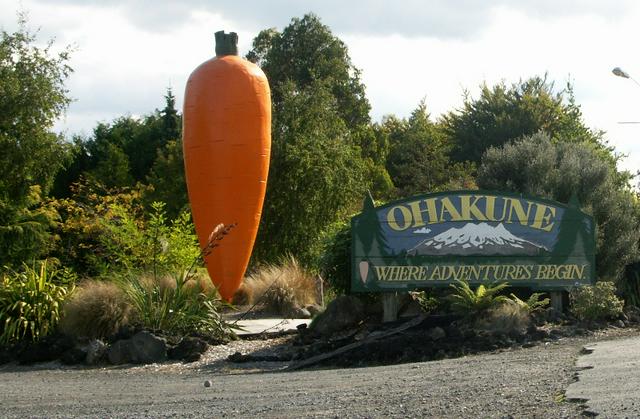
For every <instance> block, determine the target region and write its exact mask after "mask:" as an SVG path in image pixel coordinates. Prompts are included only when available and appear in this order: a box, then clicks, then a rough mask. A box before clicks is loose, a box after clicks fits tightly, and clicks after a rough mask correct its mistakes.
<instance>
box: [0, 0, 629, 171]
mask: <svg viewBox="0 0 640 419" xmlns="http://www.w3.org/2000/svg"><path fill="white" fill-rule="evenodd" d="M20 4H22V5H23V7H24V9H26V10H28V11H29V14H30V23H31V25H32V26H34V27H38V26H40V27H41V28H42V30H41V39H42V40H43V41H44V40H46V39H48V38H50V37H51V36H55V37H56V38H57V45H65V44H77V46H78V50H77V52H75V53H74V54H73V58H72V62H71V65H72V67H73V68H74V69H75V73H74V74H73V75H72V77H71V78H70V80H69V83H68V86H69V89H70V90H71V95H72V96H73V97H74V98H75V99H76V102H74V103H73V104H72V106H71V107H70V109H69V113H68V116H67V118H66V120H65V121H61V123H60V124H58V128H59V129H63V130H67V131H68V132H69V133H73V132H77V131H81V130H84V131H85V132H89V131H90V130H91V129H92V128H93V127H94V126H95V123H96V122H97V121H110V120H112V119H113V118H115V117H117V116H120V115H123V114H127V113H129V114H134V115H142V114H147V113H149V112H151V111H153V109H155V108H159V107H162V106H163V99H162V96H163V94H164V91H165V88H166V87H168V86H171V87H173V90H174V93H175V95H176V97H177V99H178V102H177V104H178V106H181V101H182V95H183V90H184V84H185V81H186V79H187V77H188V75H189V73H190V72H191V71H192V70H193V69H194V68H195V67H196V66H197V65H198V64H200V63H201V62H203V61H204V60H206V59H208V58H209V57H211V56H212V55H213V33H214V32H215V31H217V30H221V29H225V30H227V31H230V30H235V31H236V32H239V35H240V50H241V52H246V51H248V49H249V48H250V45H251V40H252V38H253V37H254V36H255V35H256V34H257V32H258V31H259V30H260V29H264V28H268V27H273V26H276V27H278V28H282V27H283V26H284V25H286V24H287V23H288V22H289V20H290V19H291V18H292V17H294V16H298V17H299V16H302V14H304V13H305V12H307V11H310V10H311V11H314V12H316V13H317V14H318V15H319V16H320V17H321V18H322V20H323V22H324V23H326V24H327V25H329V26H330V27H331V28H332V30H334V32H335V33H336V34H337V35H338V36H340V37H341V38H342V39H343V40H344V41H345V42H346V44H347V45H348V47H349V50H350V54H351V56H352V59H353V62H354V64H355V65H356V66H357V67H359V68H360V69H361V70H362V77H363V81H364V83H365V84H366V86H367V94H368V97H369V99H370V101H371V103H372V116H373V117H374V119H379V118H380V117H381V116H382V115H384V114H389V113H393V114H396V115H398V116H401V117H403V116H408V115H409V113H410V112H411V110H413V109H414V108H415V107H416V105H417V104H418V102H419V101H420V100H421V99H422V98H423V97H426V100H427V106H428V108H429V110H430V112H431V113H432V116H433V117H438V116H439V115H440V114H442V113H444V112H447V111H450V110H453V109H455V108H456V107H459V106H460V105H461V104H462V93H463V90H464V89H467V90H469V91H470V93H471V94H472V95H473V94H477V92H478V86H479V84H480V83H482V82H483V81H486V82H487V83H489V84H493V83H496V82H499V81H501V80H505V81H506V82H507V83H511V82H516V81H517V80H518V79H520V78H527V77H529V76H533V75H542V74H544V73H545V72H546V73H548V75H549V79H551V80H555V81H556V82H557V84H556V85H557V86H558V87H562V85H563V84H564V83H565V82H566V80H567V79H568V78H569V77H571V80H572V82H573V84H574V91H575V95H576V99H577V102H578V103H579V104H581V105H582V109H583V112H584V116H585V120H586V123H587V124H588V125H589V126H592V127H594V128H598V129H604V130H606V131H607V132H608V134H607V136H606V138H607V139H608V140H609V142H610V144H611V145H613V146H615V147H616V149H617V150H618V151H619V152H622V153H626V154H629V156H630V157H629V158H627V159H626V160H624V161H623V163H622V167H624V168H627V169H631V170H634V171H635V170H637V168H638V167H639V166H640V141H638V137H639V135H640V124H639V125H620V124H617V122H618V121H625V120H632V121H640V107H639V106H638V104H639V103H640V86H637V85H635V84H633V82H632V81H630V80H624V79H620V78H616V77H614V76H613V75H612V74H611V69H612V68H613V67H615V66H621V67H623V68H624V69H625V70H626V71H628V72H629V73H631V74H632V75H634V74H635V75H638V78H639V79H640V56H639V55H638V54H635V52H634V51H635V50H636V49H637V39H640V26H638V25H637V22H638V21H640V6H639V5H636V3H635V2H632V1H616V2H600V1H596V0H588V1H578V0H569V1H563V2H556V1H552V0H542V1H536V2H532V1H516V2H513V1H509V2H507V1H506V0H492V1H489V2H476V1H471V0H458V1H445V0H432V1H428V2H423V1H417V0H404V1H399V2H395V3H389V2H383V1H381V0H371V1H363V0H358V1H353V2H346V3H345V2H340V3H338V0H325V1H322V2H321V1H316V0H314V1H309V2H299V1H294V0H279V1H273V2H263V1H257V0H248V1H246V2H211V1H204V0H187V1H185V2H165V1H161V0H157V1H154V2H150V1H145V0H132V1H123V0H120V1H116V0H104V1H97V0H95V1H94V0H91V1H84V0H83V1H80V0H57V1H53V0H22V1H21V2H18V1H16V0H0V10H3V11H4V12H5V13H3V14H2V15H0V26H1V27H2V28H4V29H6V30H13V29H15V26H16V23H15V22H16V19H15V14H14V13H13V11H16V10H18V9H19V8H20Z"/></svg>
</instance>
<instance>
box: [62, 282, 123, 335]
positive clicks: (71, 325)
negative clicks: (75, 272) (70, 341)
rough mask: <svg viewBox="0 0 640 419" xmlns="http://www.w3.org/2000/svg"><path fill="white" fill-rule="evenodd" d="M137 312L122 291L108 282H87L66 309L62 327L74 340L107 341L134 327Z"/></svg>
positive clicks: (76, 292)
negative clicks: (123, 328) (79, 338)
mask: <svg viewBox="0 0 640 419" xmlns="http://www.w3.org/2000/svg"><path fill="white" fill-rule="evenodd" d="M133 317H134V311H133V308H132V306H131V304H129V302H128V301H127V297H126V295H125V294H124V292H122V290H121V289H120V288H119V287H118V286H117V285H116V284H114V283H112V282H108V281H85V282H83V283H82V284H81V285H80V286H78V288H77V289H76V290H75V292H74V293H73V294H72V295H71V298H70V299H69V300H68V301H67V302H66V304H65V305H64V310H63V317H62V320H61V323H60V326H61V328H62V330H63V331H64V332H65V333H67V334H69V335H72V336H76V337H88V338H107V337H109V336H112V335H114V334H115V333H116V332H117V331H118V329H120V327H122V326H126V325H128V324H130V323H131V321H132V320H133Z"/></svg>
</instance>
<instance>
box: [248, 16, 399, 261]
mask: <svg viewBox="0 0 640 419" xmlns="http://www.w3.org/2000/svg"><path fill="white" fill-rule="evenodd" d="M247 58H248V59H249V60H251V61H253V62H255V63H257V64H258V65H259V66H260V67H262V69H263V70H264V71H265V73H266V75H267V77H268V79H269V83H270V85H271V92H272V100H273V110H274V113H273V129H272V132H273V136H272V150H271V168H270V173H269V182H268V186H267V188H268V189H267V196H266V200H265V205H264V209H263V215H262V222H261V227H260V231H259V235H258V239H257V242H256V247H255V250H254V259H257V260H261V261H270V262H275V261H277V260H278V258H280V257H281V256H282V255H283V254H285V253H292V254H294V255H295V256H296V257H298V259H300V260H301V261H302V262H303V263H305V264H307V265H309V264H312V263H315V260H314V257H315V256H314V255H315V252H316V251H317V249H318V247H319V242H320V236H321V233H322V232H323V230H325V229H326V228H328V226H329V225H331V224H333V223H334V222H335V221H337V220H338V219H340V217H343V216H345V215H346V214H347V213H348V212H349V208H352V207H354V206H355V205H357V202H358V201H360V199H361V198H362V195H363V193H364V191H365V190H366V189H367V188H372V189H374V191H375V193H380V194H381V195H384V194H388V192H389V190H391V182H390V179H389V177H388V174H387V173H386V169H385V167H384V158H380V157H381V156H385V155H386V152H387V151H386V149H385V147H386V146H385V141H386V139H384V138H383V137H379V136H378V135H377V134H376V132H375V131H374V130H373V129H372V128H371V127H370V126H369V121H370V119H369V109H370V106H369V102H368V101H367V99H366V97H365V89H364V85H363V84H362V83H361V81H360V73H359V71H358V69H356V68H355V67H354V66H353V64H352V63H351V60H350V58H349V55H348V52H347V48H346V46H345V45H344V43H343V42H342V41H340V40H339V39H338V38H337V37H335V36H334V35H333V34H332V33H331V30H330V29H329V28H328V27H327V26H325V25H323V24H322V23H321V22H320V19H319V18H318V17H317V16H315V15H313V14H308V15H305V16H304V17H303V18H302V19H297V18H296V19H292V21H291V23H290V24H289V25H288V26H287V27H285V28H284V30H283V31H282V32H278V31H277V30H275V29H267V30H264V31H262V32H260V34H259V35H258V36H257V37H256V38H255V39H254V41H253V49H252V50H251V51H250V52H249V53H248V54H247ZM378 140H382V141H381V142H379V141H378Z"/></svg>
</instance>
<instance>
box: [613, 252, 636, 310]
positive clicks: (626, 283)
mask: <svg viewBox="0 0 640 419" xmlns="http://www.w3.org/2000/svg"><path fill="white" fill-rule="evenodd" d="M618 290H619V291H620V293H621V294H622V297H624V301H625V302H626V303H627V305H633V306H636V307H640V262H635V263H632V264H630V265H627V266H626V267H625V270H624V276H623V277H622V278H621V279H620V281H619V282H618Z"/></svg>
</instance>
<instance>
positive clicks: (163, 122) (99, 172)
mask: <svg viewBox="0 0 640 419" xmlns="http://www.w3.org/2000/svg"><path fill="white" fill-rule="evenodd" d="M181 125H182V123H181V117H180V115H179V114H178V112H177V110H176V109H175V97H174V96H173V94H172V92H171V90H170V89H169V90H167V94H166V95H165V107H164V108H163V109H162V110H158V109H156V110H155V111H154V112H153V113H151V114H149V115H145V116H143V117H142V118H135V117H132V116H123V117H119V118H116V119H115V120H114V121H112V122H111V123H99V124H98V125H97V126H96V128H95V129H94V130H93V135H92V136H91V137H90V138H88V139H82V138H80V137H76V138H75V140H74V144H73V145H71V146H70V149H71V153H70V154H71V155H72V157H73V160H72V162H71V163H70V164H69V165H68V167H67V168H66V169H65V170H63V171H62V172H61V173H59V175H58V177H57V179H56V188H55V192H56V196H58V197H64V196H68V195H69V193H68V192H69V188H70V187H71V186H72V185H73V184H74V183H76V182H78V181H79V180H80V178H81V177H87V178H90V179H92V180H93V181H94V182H95V183H100V184H102V185H104V186H105V187H107V188H122V187H133V186H134V185H135V184H136V183H138V182H146V181H151V182H153V181H157V180H158V179H159V178H158V177H159V176H162V172H161V171H162V170H163V169H164V168H165V166H163V163H164V164H166V163H167V162H166V161H165V162H162V163H160V164H159V166H158V167H157V168H156V172H155V174H152V173H151V169H152V168H153V167H154V165H155V162H156V160H157V159H158V157H159V156H165V155H166V154H167V153H168V152H171V153H174V152H175V151H174V150H173V149H171V150H167V149H166V148H167V146H168V144H169V142H171V141H172V142H176V141H179V140H180V136H181ZM174 147H175V146H174ZM171 163H172V164H174V163H173V162H171ZM177 170H179V171H181V172H182V171H183V169H182V167H181V166H179V167H177ZM174 172H175V170H174V171H172V172H171V173H166V174H165V175H166V176H170V175H175V174H176V173H174ZM177 174H178V179H176V180H175V181H176V182H180V180H181V179H184V174H183V173H177ZM165 183H169V182H166V181H165ZM151 186H155V185H151ZM159 189H160V190H163V188H162V185H160V188H159ZM160 196H162V195H161V194H159V195H158V197H160ZM165 197H166V196H162V198H163V199H164V198H165ZM180 198H182V197H180ZM149 200H152V199H149ZM170 201H172V200H170ZM183 203H184V202H182V201H181V202H180V204H183ZM180 209H182V208H180ZM177 213H178V211H176V212H172V215H177Z"/></svg>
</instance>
